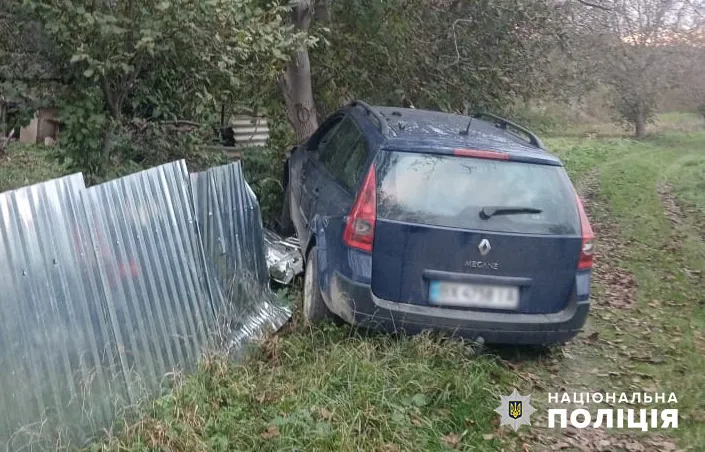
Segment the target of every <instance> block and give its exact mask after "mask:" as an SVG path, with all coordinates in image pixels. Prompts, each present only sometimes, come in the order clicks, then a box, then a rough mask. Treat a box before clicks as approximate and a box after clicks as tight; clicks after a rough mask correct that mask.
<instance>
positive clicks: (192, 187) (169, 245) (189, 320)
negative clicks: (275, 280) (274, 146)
mask: <svg viewBox="0 0 705 452" xmlns="http://www.w3.org/2000/svg"><path fill="white" fill-rule="evenodd" d="M190 179H191V180H189V174H188V172H187V170H186V165H185V163H184V162H183V161H179V162H174V163H171V164H167V165H163V166H160V167H157V168H152V169H150V170H148V171H143V172H140V173H137V174H133V175H130V176H127V177H124V178H121V179H118V180H115V181H111V182H108V183H105V184H102V185H98V186H95V187H91V188H88V189H86V188H85V186H84V182H83V179H82V177H81V175H80V174H75V175H71V176H67V177H64V178H61V179H56V180H52V181H48V182H44V183H42V184H37V185H33V186H30V187H25V188H21V189H18V190H14V191H11V192H6V193H2V194H0V388H2V391H0V406H1V407H2V410H0V449H2V448H5V449H8V450H17V449H20V448H22V447H26V446H28V445H31V446H32V449H33V450H54V449H56V448H57V447H58V448H61V447H75V446H77V445H80V444H84V443H85V442H86V441H88V440H90V439H91V438H92V437H93V436H94V435H95V434H97V433H99V432H100V431H102V430H103V429H105V428H109V427H110V426H111V424H112V423H113V422H114V421H115V420H116V419H120V418H122V417H123V416H124V415H125V413H128V412H131V411H132V409H133V408H134V407H135V406H136V405H137V404H139V403H140V402H141V401H143V400H145V398H146V397H151V396H155V395H158V394H159V393H160V392H161V391H162V390H163V389H164V388H165V387H167V386H168V383H169V380H170V375H171V374H172V373H173V372H181V371H186V372H188V371H189V370H191V369H193V367H194V366H195V364H196V362H197V360H198V358H199V357H200V356H201V354H202V352H203V350H204V348H205V347H209V346H213V345H217V344H216V343H215V342H214V341H216V340H218V341H222V339H223V338H226V339H228V340H229V343H230V345H231V346H237V345H239V344H241V343H242V341H244V340H248V339H251V338H253V337H257V336H258V335H261V334H262V333H263V332H268V331H271V330H273V329H277V328H279V327H281V325H283V323H284V322H285V321H286V320H287V319H288V317H289V316H290V314H291V313H290V311H289V310H288V309H286V308H283V307H281V306H279V305H278V303H277V301H276V299H275V297H274V296H273V294H272V292H271V291H270V290H269V288H268V287H267V277H266V272H267V269H266V264H265V257H264V248H263V247H264V244H263V242H262V224H261V217H260V214H259V206H258V205H257V201H256V199H255V197H254V195H253V193H252V191H251V190H250V189H249V186H247V183H246V182H245V180H244V177H243V176H242V170H241V167H240V166H239V164H231V165H227V166H225V167H219V168H214V169H212V170H209V171H206V172H204V173H199V174H195V175H191V176H190ZM223 326H225V327H226V328H223Z"/></svg>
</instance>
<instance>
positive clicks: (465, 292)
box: [428, 281, 519, 309]
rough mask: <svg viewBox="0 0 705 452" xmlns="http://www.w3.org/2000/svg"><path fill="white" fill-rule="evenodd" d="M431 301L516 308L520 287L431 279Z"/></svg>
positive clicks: (466, 305) (469, 305) (479, 306)
mask: <svg viewBox="0 0 705 452" xmlns="http://www.w3.org/2000/svg"><path fill="white" fill-rule="evenodd" d="M428 298H429V301H430V302H431V303H433V304H439V305H448V306H463V307H473V308H492V309H516V308H517V307H518V306H519V288H518V287H516V286H494V285H487V284H468V283H456V282H450V281H431V286H430V290H429V297H428Z"/></svg>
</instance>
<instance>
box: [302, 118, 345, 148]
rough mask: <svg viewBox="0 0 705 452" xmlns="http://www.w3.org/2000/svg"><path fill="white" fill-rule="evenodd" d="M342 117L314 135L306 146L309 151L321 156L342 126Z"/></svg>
mask: <svg viewBox="0 0 705 452" xmlns="http://www.w3.org/2000/svg"><path fill="white" fill-rule="evenodd" d="M341 119H342V117H338V118H333V119H332V120H330V122H329V123H327V124H325V128H324V129H323V130H322V131H321V132H320V133H318V134H317V135H314V136H313V137H312V138H311V140H310V141H309V142H308V145H307V146H306V147H307V149H308V150H309V151H312V152H317V153H318V154H319V155H320V153H321V152H322V151H323V149H325V147H326V145H327V144H328V142H329V141H330V140H331V138H332V137H333V135H335V132H336V130H337V129H338V127H339V126H340V123H341Z"/></svg>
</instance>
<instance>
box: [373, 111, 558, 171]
mask: <svg viewBox="0 0 705 452" xmlns="http://www.w3.org/2000/svg"><path fill="white" fill-rule="evenodd" d="M370 108H371V109H372V110H374V111H375V112H376V113H378V114H379V115H381V116H382V117H383V118H384V119H385V120H386V122H387V124H388V126H389V130H388V133H386V134H385V135H386V140H385V143H384V145H383V147H385V148H388V149H409V148H411V147H413V148H433V147H441V148H445V149H454V148H473V149H481V150H493V151H501V152H506V153H508V154H510V155H511V156H514V157H518V158H523V159H527V160H538V161H544V162H546V163H552V164H554V165H555V164H557V165H562V163H561V161H560V159H559V158H558V157H556V156H554V155H553V154H551V153H549V152H547V151H546V150H545V149H543V148H540V147H538V146H534V145H532V144H530V143H529V142H527V141H525V140H524V139H522V138H521V137H520V136H518V135H516V134H514V133H512V132H509V131H508V130H503V129H500V128H498V127H497V126H495V125H494V124H493V123H490V122H487V121H483V120H481V119H478V118H472V117H470V116H463V115H458V114H452V113H443V112H439V111H432V110H421V109H414V108H397V107H384V106H371V107H370ZM468 125H469V127H468ZM466 130H467V132H468V133H467V135H466V134H463V133H461V131H462V132H465V131H466Z"/></svg>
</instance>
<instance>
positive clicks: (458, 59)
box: [443, 19, 472, 68]
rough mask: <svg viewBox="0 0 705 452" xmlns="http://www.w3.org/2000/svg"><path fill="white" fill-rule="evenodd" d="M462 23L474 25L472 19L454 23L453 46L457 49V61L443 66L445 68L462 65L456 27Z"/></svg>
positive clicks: (458, 20)
mask: <svg viewBox="0 0 705 452" xmlns="http://www.w3.org/2000/svg"><path fill="white" fill-rule="evenodd" d="M461 22H465V23H472V19H456V20H455V21H454V22H453V46H454V47H455V61H453V62H452V63H449V64H447V65H445V66H443V67H444V68H449V67H451V66H455V65H456V64H458V63H460V50H459V49H458V36H457V35H456V33H455V27H456V25H458V24H459V23H461Z"/></svg>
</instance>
